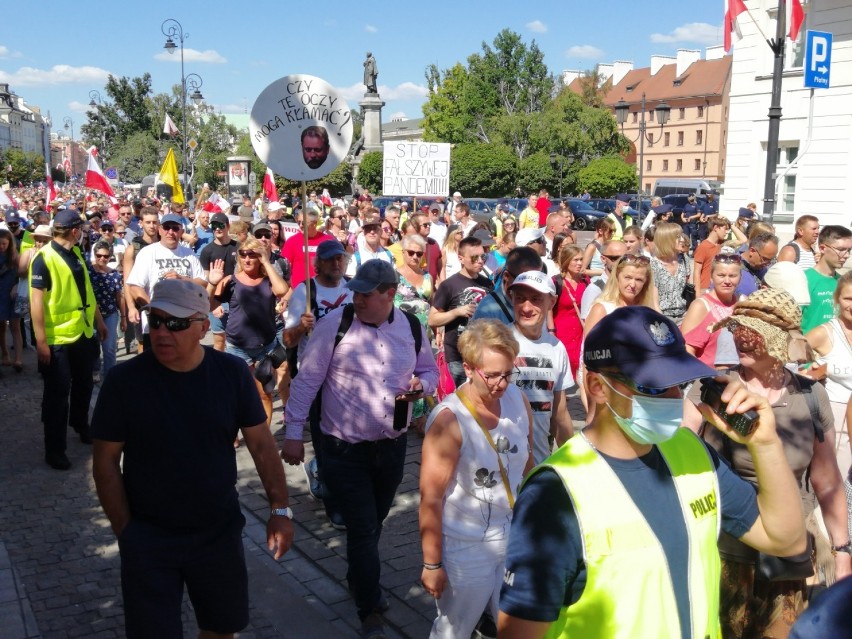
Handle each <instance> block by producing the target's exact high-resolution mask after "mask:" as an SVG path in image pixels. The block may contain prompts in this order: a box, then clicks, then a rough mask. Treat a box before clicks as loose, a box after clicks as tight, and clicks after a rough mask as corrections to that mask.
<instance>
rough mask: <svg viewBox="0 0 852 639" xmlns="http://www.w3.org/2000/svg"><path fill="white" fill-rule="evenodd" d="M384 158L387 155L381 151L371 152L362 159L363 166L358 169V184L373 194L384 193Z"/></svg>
mask: <svg viewBox="0 0 852 639" xmlns="http://www.w3.org/2000/svg"><path fill="white" fill-rule="evenodd" d="M384 157H385V154H384V153H382V152H381V151H370V152H369V153H365V154H364V155H363V156H362V157H361V164H360V165H359V167H358V184H360V185H361V186H363V187H364V188H365V189H367V190H368V191H370V192H371V193H381V192H382V174H383V171H384Z"/></svg>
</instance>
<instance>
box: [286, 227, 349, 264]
mask: <svg viewBox="0 0 852 639" xmlns="http://www.w3.org/2000/svg"><path fill="white" fill-rule="evenodd" d="M270 230H272V229H270ZM338 255H346V249H345V248H343V244H341V243H340V242H338V241H337V240H324V241H322V242H320V243H319V246H317V257H318V258H320V259H321V260H330V259H331V258H333V257H337V256H338Z"/></svg>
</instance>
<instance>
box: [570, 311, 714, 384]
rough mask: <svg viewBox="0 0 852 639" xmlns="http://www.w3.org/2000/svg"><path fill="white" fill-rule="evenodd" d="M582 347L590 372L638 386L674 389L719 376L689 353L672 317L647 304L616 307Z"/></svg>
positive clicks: (597, 325) (584, 360)
mask: <svg viewBox="0 0 852 639" xmlns="http://www.w3.org/2000/svg"><path fill="white" fill-rule="evenodd" d="M583 348H584V351H583V362H584V363H585V364H586V368H588V369H589V370H590V371H595V372H598V373H604V374H606V373H608V372H609V373H618V374H620V375H623V376H624V377H627V378H628V379H629V380H631V381H632V382H633V383H634V384H636V385H638V386H647V387H649V388H669V387H671V386H677V385H678V384H683V383H685V382H690V381H692V380H695V379H699V378H701V377H715V376H716V375H717V374H718V373H717V372H716V369H714V368H711V367H710V366H707V365H706V364H704V363H702V362H701V361H700V360H699V359H698V358H697V357H695V356H693V355H690V354H689V353H688V352H687V350H686V343H685V342H684V340H683V335H681V332H680V330H679V329H678V327H677V325H676V324H675V323H674V322H673V321H671V320H670V319H669V318H667V317H666V316H665V315H662V314H660V313H658V312H657V311H655V310H652V309H650V308H648V307H647V306H624V307H622V308H617V309H615V310H614V311H613V312H612V313H610V314H609V315H607V316H606V317H604V318H603V319H602V320H601V321H600V322H598V323H597V324H596V325H595V327H594V328H593V329H592V330H591V331H589V334H588V335H587V336H586V342H585V345H584V347H583Z"/></svg>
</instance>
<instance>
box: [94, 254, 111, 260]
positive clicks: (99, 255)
mask: <svg viewBox="0 0 852 639" xmlns="http://www.w3.org/2000/svg"><path fill="white" fill-rule="evenodd" d="M95 257H96V258H98V259H99V260H108V259H109V258H110V255H109V253H95Z"/></svg>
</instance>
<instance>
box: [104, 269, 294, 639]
mask: <svg viewBox="0 0 852 639" xmlns="http://www.w3.org/2000/svg"><path fill="white" fill-rule="evenodd" d="M208 309H209V301H208V297H207V293H206V292H205V290H204V289H203V288H202V287H201V286H199V285H198V284H195V283H194V282H192V281H188V280H173V279H165V280H161V281H159V282H157V283H156V284H155V285H154V288H153V295H152V298H151V303H150V304H148V305H147V306H146V307H145V309H144V310H147V311H148V312H149V315H148V317H149V323H150V335H151V347H150V348H149V349H147V350H146V351H145V352H144V353H143V354H142V355H140V356H139V357H135V358H133V359H131V360H128V361H127V362H125V363H123V364H119V365H118V366H116V367H115V368H113V369H112V371H110V374H109V375H108V376H107V378H106V380H105V381H104V386H103V389H102V391H101V393H100V394H99V396H98V401H97V404H96V406H95V412H94V415H93V417H92V433H93V437H94V439H95V441H94V456H93V459H92V474H93V476H94V480H95V486H96V488H97V492H98V498H99V500H100V502H101V506H102V507H103V509H104V513H105V514H106V516H107V517H108V518H109V521H110V525H111V526H112V529H113V531H114V532H115V534H116V537H117V538H118V546H119V553H120V555H121V576H122V593H123V597H124V614H125V629H126V636H127V637H129V638H130V639H133V638H134V637H175V636H180V634H181V599H182V598H183V590H184V586H186V588H187V591H188V592H189V597H190V600H191V601H192V604H193V609H194V610H195V614H196V619H197V622H198V627H199V628H200V630H201V631H202V635H204V636H212V634H214V633H215V634H216V636H223V637H227V636H233V633H235V632H239V631H240V630H242V629H243V628H244V627H245V626H246V625H247V624H248V577H247V574H246V566H245V557H244V554H243V546H242V539H241V537H242V529H243V526H244V524H245V519H244V518H243V516H242V514H241V513H240V504H239V500H238V496H237V491H236V489H235V484H236V479H237V464H236V458H235V455H234V449H233V445H232V444H233V441H234V439H235V437H236V436H237V432H238V430H240V431H242V435H243V438H244V439H245V443H246V446H247V447H248V449H249V451H250V453H251V456H252V458H253V459H254V460H255V465H256V467H257V471H258V474H259V475H260V479H261V481H262V482H263V486H264V487H265V489H266V492H267V497H268V499H269V504H270V507H271V509H272V510H271V512H270V517H269V520H268V521H267V524H266V536H267V545H268V547H269V549H270V551H273V552H274V557H275V559H276V560H277V559H279V558H280V557H281V556H282V555H283V554H284V553H285V552H287V550H288V549H289V548H290V545H291V544H292V541H293V525H292V522H291V521H290V520H291V519H292V517H293V513H292V511H291V510H290V508H289V507H288V505H287V503H288V495H287V485H286V483H285V478H284V467H283V465H282V463H281V460H280V459H279V458H278V451H277V447H276V444H275V440H274V439H273V437H272V433H271V432H270V430H269V428H268V427H267V425H266V413H265V412H264V410H263V405H262V404H261V402H260V398H259V396H258V394H257V390H256V387H255V383H254V379H253V377H252V375H251V373H250V372H249V369H248V367H247V366H246V364H245V363H244V362H242V361H241V360H239V359H238V358H236V357H234V356H232V355H228V354H225V353H219V352H216V351H214V350H213V349H210V348H206V347H203V346H202V345H201V344H200V340H201V339H202V338H203V337H204V334H205V333H206V332H207V329H208V327H209V322H208V320H207V310H208ZM131 385H132V386H133V387H134V388H135V389H137V390H138V391H139V393H140V396H143V397H146V398H148V399H149V400H150V401H147V402H142V403H140V404H139V405H138V406H134V407H133V409H132V410H128V408H127V405H126V403H125V402H124V400H123V399H122V395H121V392H120V389H124V388H128V387H129V386H131ZM187 397H193V398H196V399H200V401H194V402H187V401H186V398H187Z"/></svg>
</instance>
